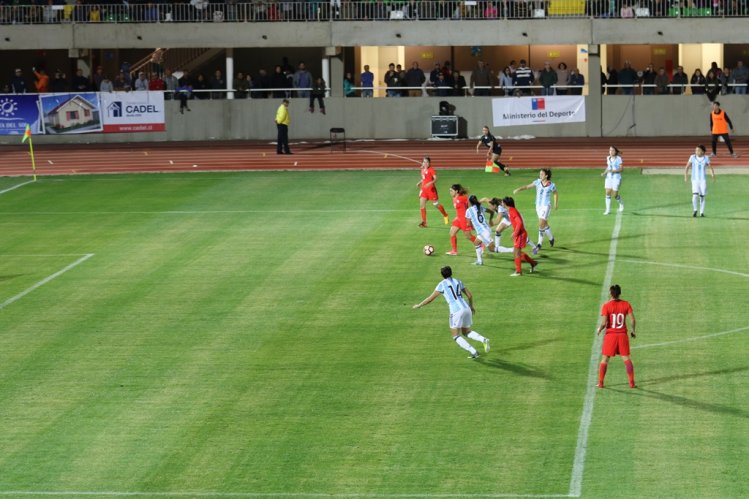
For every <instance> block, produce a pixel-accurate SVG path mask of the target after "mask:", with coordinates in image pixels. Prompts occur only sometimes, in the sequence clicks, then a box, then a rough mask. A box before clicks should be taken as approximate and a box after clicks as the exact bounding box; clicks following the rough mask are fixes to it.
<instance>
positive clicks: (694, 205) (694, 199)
mask: <svg viewBox="0 0 749 499" xmlns="http://www.w3.org/2000/svg"><path fill="white" fill-rule="evenodd" d="M699 198H700V195H699V194H692V210H693V211H697V201H698V200H699Z"/></svg>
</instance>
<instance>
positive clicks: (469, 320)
mask: <svg viewBox="0 0 749 499" xmlns="http://www.w3.org/2000/svg"><path fill="white" fill-rule="evenodd" d="M471 324H473V313H472V312H471V309H470V308H464V309H463V310H460V311H458V312H456V313H454V314H450V329H460V328H462V327H471Z"/></svg>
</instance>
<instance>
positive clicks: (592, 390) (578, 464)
mask: <svg viewBox="0 0 749 499" xmlns="http://www.w3.org/2000/svg"><path fill="white" fill-rule="evenodd" d="M621 228H622V213H621V212H617V214H616V223H615V224H614V230H613V231H612V232H611V245H610V246H609V263H608V265H607V266H606V275H605V276H604V278H603V286H602V287H601V304H603V303H604V302H605V301H606V299H607V298H608V295H609V286H611V279H612V278H613V277H614V263H615V262H616V247H617V245H618V244H619V232H620V231H621ZM596 324H598V321H597V320H596ZM590 330H591V332H592V331H594V330H595V328H594V327H592V328H590ZM602 341H603V339H602V337H601V336H596V337H595V340H594V341H593V347H592V348H591V352H590V362H589V364H588V378H587V380H586V383H587V389H586V390H585V401H584V402H583V413H582V415H581V416H580V429H579V430H578V432H577V445H576V446H575V461H574V463H573V464H572V477H571V478H570V493H569V495H570V497H580V495H581V494H582V490H583V473H584V471H585V453H586V451H587V450H588V431H589V430H590V424H591V422H592V420H593V403H594V402H595V397H596V390H597V388H596V386H595V385H596V381H597V377H598V362H599V358H600V355H601V342H602Z"/></svg>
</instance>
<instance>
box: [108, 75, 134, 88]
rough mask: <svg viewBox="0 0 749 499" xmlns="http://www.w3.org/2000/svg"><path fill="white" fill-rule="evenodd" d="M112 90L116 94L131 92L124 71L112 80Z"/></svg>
mask: <svg viewBox="0 0 749 499" xmlns="http://www.w3.org/2000/svg"><path fill="white" fill-rule="evenodd" d="M112 89H113V90H114V91H115V92H129V91H130V90H131V88H130V86H129V85H128V84H127V82H126V81H125V76H124V73H123V72H122V71H120V72H119V73H117V76H115V77H114V80H112Z"/></svg>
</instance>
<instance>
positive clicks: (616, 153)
mask: <svg viewBox="0 0 749 499" xmlns="http://www.w3.org/2000/svg"><path fill="white" fill-rule="evenodd" d="M611 149H613V150H614V153H615V155H616V156H621V155H622V153H621V151H620V150H619V148H618V147H616V146H611Z"/></svg>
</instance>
